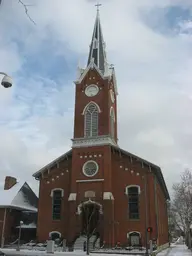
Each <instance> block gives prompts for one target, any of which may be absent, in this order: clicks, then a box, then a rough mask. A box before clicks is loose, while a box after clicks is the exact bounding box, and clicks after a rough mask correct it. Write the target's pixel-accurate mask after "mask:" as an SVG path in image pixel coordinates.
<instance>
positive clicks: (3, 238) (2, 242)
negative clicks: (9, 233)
mask: <svg viewBox="0 0 192 256" xmlns="http://www.w3.org/2000/svg"><path fill="white" fill-rule="evenodd" d="M6 216H7V209H6V208H5V210H4V217H3V228H2V233H1V248H3V247H4V242H5V237H4V235H5V222H6Z"/></svg>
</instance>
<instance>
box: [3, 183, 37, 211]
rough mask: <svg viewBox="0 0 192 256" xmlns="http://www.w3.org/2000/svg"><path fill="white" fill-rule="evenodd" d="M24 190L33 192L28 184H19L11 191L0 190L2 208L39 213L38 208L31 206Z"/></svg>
mask: <svg viewBox="0 0 192 256" xmlns="http://www.w3.org/2000/svg"><path fill="white" fill-rule="evenodd" d="M23 188H27V189H29V190H31V191H32V192H33V190H32V189H31V188H30V186H29V185H28V184H27V182H25V183H24V184H23V185H22V186H21V184H20V183H19V182H18V183H17V184H15V185H14V186H13V187H12V188H10V189H9V190H4V189H0V208H15V209H20V210H27V211H34V212H37V207H35V206H33V205H31V204H30V202H29V198H28V197H27V196H26V194H25V193H24V192H23ZM33 193H34V192H33ZM34 195H35V193H34ZM35 196H36V195H35Z"/></svg>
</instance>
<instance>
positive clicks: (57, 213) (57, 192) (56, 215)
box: [51, 188, 64, 220]
mask: <svg viewBox="0 0 192 256" xmlns="http://www.w3.org/2000/svg"><path fill="white" fill-rule="evenodd" d="M63 195H64V191H63V189H60V188H58V189H57V188H56V189H53V190H52V191H51V197H52V218H53V220H60V219H61V207H62V197H63Z"/></svg>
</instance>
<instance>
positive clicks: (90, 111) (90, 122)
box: [84, 103, 99, 137]
mask: <svg viewBox="0 0 192 256" xmlns="http://www.w3.org/2000/svg"><path fill="white" fill-rule="evenodd" d="M84 115H85V117H84V118H85V119H84V120H85V137H95V136H98V119H99V109H98V107H97V105H96V104H94V103H90V104H89V105H88V106H87V108H86V110H85V114H84Z"/></svg>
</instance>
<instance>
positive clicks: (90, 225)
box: [81, 200, 100, 255]
mask: <svg viewBox="0 0 192 256" xmlns="http://www.w3.org/2000/svg"><path fill="white" fill-rule="evenodd" d="M81 207H82V208H81V209H82V223H83V230H82V231H83V233H84V234H85V236H86V253H87V255H89V252H90V238H91V237H92V235H93V234H94V233H95V231H96V229H97V227H98V225H99V214H100V209H99V206H98V205H97V204H96V203H95V202H93V201H91V200H89V201H86V202H83V203H82V205H81Z"/></svg>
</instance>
